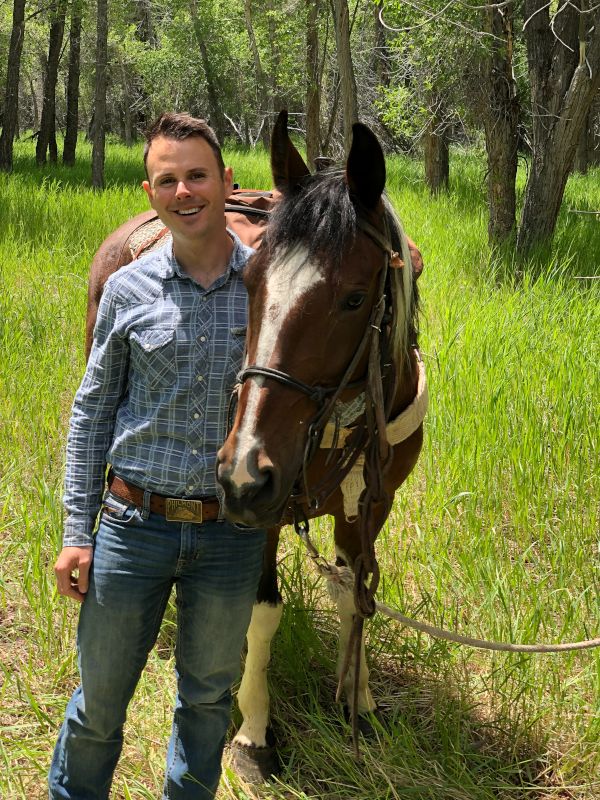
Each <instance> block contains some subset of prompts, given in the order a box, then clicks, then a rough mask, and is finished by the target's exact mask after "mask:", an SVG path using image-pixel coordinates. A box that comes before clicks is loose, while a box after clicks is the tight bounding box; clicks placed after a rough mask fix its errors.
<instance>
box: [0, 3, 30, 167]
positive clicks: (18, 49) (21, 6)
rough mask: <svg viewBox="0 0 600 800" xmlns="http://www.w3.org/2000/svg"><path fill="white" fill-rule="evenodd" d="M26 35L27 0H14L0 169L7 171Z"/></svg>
mask: <svg viewBox="0 0 600 800" xmlns="http://www.w3.org/2000/svg"><path fill="white" fill-rule="evenodd" d="M24 35H25V0H14V4H13V18H12V31H11V35H10V46H9V50H8V66H7V69H6V90H5V92H4V115H3V120H2V135H1V136H0V170H4V171H6V172H10V171H11V170H12V167H13V140H14V138H15V131H16V129H17V125H18V120H19V77H20V73H21V53H22V52H23V37H24Z"/></svg>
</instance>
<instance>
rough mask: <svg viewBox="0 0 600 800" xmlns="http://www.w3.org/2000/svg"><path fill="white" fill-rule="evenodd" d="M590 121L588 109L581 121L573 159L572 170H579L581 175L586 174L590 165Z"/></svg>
mask: <svg viewBox="0 0 600 800" xmlns="http://www.w3.org/2000/svg"><path fill="white" fill-rule="evenodd" d="M590 123H591V110H590V111H588V113H587V116H586V118H585V122H584V123H583V130H582V131H581V134H580V136H579V141H578V142H577V149H576V150H575V158H574V160H573V172H579V173H580V174H581V175H586V174H587V171H588V167H589V166H590Z"/></svg>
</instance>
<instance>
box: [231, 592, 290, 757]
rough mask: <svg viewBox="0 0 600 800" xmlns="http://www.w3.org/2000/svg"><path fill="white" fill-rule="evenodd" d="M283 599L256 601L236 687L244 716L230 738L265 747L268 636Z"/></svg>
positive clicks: (277, 616) (269, 655)
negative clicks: (238, 684)
mask: <svg viewBox="0 0 600 800" xmlns="http://www.w3.org/2000/svg"><path fill="white" fill-rule="evenodd" d="M282 611H283V603H277V605H275V606H273V605H270V604H269V603H256V604H255V606H254V608H253V610H252V619H251V620H250V627H249V628H248V633H247V637H246V638H247V639H248V654H247V656H246V665H245V667H244V674H243V676H242V682H241V684H240V688H239V691H238V695H237V698H238V706H239V709H240V711H241V713H242V716H243V718H244V721H243V723H242V726H241V727H240V729H239V731H238V732H237V735H236V737H235V739H234V742H236V743H237V744H241V745H246V746H248V745H252V746H254V747H265V746H266V744H267V740H266V733H267V726H268V724H269V687H268V685H267V667H268V666H269V659H270V658H271V640H272V639H273V636H274V635H275V632H276V630H277V628H278V627H279V623H280V621H281V614H282Z"/></svg>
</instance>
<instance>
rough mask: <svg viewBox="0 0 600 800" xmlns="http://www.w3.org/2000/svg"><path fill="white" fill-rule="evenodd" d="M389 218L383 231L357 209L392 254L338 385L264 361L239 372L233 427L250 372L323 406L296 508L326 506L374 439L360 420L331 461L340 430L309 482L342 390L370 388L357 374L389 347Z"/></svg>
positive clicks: (361, 224) (369, 232)
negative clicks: (315, 479) (320, 471)
mask: <svg viewBox="0 0 600 800" xmlns="http://www.w3.org/2000/svg"><path fill="white" fill-rule="evenodd" d="M383 223H384V230H383V231H379V230H378V229H377V228H376V227H375V226H374V225H372V224H371V223H370V222H369V221H368V220H367V219H366V218H365V216H364V215H363V214H360V213H359V214H357V219H356V225H357V228H358V229H359V230H360V231H362V233H364V234H365V235H366V236H367V237H368V238H369V239H371V241H372V242H374V244H376V245H377V247H378V248H379V249H380V250H382V251H383V253H384V254H385V256H386V258H385V263H384V266H383V269H382V271H381V276H380V281H379V287H378V292H377V296H376V300H375V302H374V304H373V307H372V310H371V314H370V317H369V320H368V323H367V325H366V327H365V332H364V334H363V336H362V339H361V341H360V342H359V344H358V347H357V349H356V350H355V352H354V355H353V356H352V359H351V360H350V362H349V364H348V366H347V367H346V369H345V371H344V374H343V375H342V377H341V379H340V381H339V383H338V384H337V386H318V385H317V386H314V385H311V384H307V383H305V382H303V381H301V380H299V379H298V378H295V377H294V376H293V375H290V374H289V373H287V372H284V371H282V370H278V369H273V368H271V367H263V366H260V365H258V364H252V365H249V366H247V367H245V368H244V369H242V370H241V371H240V372H239V373H238V375H237V382H236V386H235V387H234V390H233V393H232V399H231V401H230V410H229V414H228V426H229V428H230V427H231V419H232V411H233V407H232V406H233V403H235V401H236V399H237V394H238V391H239V389H240V388H241V386H242V385H243V383H244V382H245V381H246V380H247V379H248V378H253V377H261V378H266V379H268V380H274V381H276V382H277V383H279V384H281V385H283V386H286V387H287V388H289V389H293V390H295V391H297V392H301V393H302V394H304V395H306V396H307V397H308V398H309V399H310V400H311V401H312V402H313V403H315V404H316V405H317V407H318V410H317V413H316V415H315V416H314V417H313V419H312V421H311V423H310V425H309V426H308V438H307V443H306V447H305V452H304V457H303V461H302V484H303V485H302V486H301V487H297V488H296V489H295V490H294V491H293V493H292V495H291V497H290V499H291V500H292V506H293V507H294V508H295V509H297V508H298V506H299V504H300V501H301V500H304V501H305V503H306V504H307V506H308V508H309V509H310V510H317V509H318V508H319V506H321V505H322V504H323V503H324V502H325V500H326V499H327V498H328V497H329V496H330V495H331V493H332V492H333V491H334V490H335V489H336V488H337V487H338V486H339V485H340V483H341V482H342V480H343V479H344V477H345V476H346V475H347V473H348V472H349V471H350V470H351V469H352V466H353V465H354V463H355V462H356V460H357V458H358V457H359V455H360V453H361V452H362V450H363V449H364V447H365V444H366V441H367V439H368V433H369V432H368V430H366V428H364V427H363V428H360V426H359V428H358V430H357V432H355V434H353V436H352V437H351V438H350V440H349V442H348V447H347V448H345V449H344V450H343V451H342V452H341V453H340V456H339V458H338V459H337V461H336V462H335V463H331V461H332V454H333V453H334V452H335V449H336V448H335V445H336V441H335V439H337V436H335V437H334V446H333V447H332V448H331V450H330V454H329V456H328V460H327V464H328V466H330V469H329V470H328V476H327V478H326V479H324V481H323V482H322V483H321V485H320V486H319V487H313V488H311V487H310V486H309V483H308V478H307V471H308V466H309V464H310V462H311V460H312V458H313V456H314V454H315V452H316V450H317V448H318V446H319V442H320V439H321V436H322V434H323V431H324V429H325V425H326V424H327V423H328V421H329V420H330V418H331V416H332V415H333V413H334V409H335V405H336V403H337V402H338V400H339V399H340V396H341V394H342V393H343V392H345V391H347V390H353V389H364V388H365V387H366V386H367V385H368V382H369V374H367V376H365V377H363V378H360V379H358V380H352V377H353V375H354V374H355V373H356V370H357V368H358V366H359V364H360V362H361V360H362V359H363V356H364V355H365V353H366V352H367V350H368V349H369V350H371V349H373V341H375V342H376V343H377V344H378V346H379V347H378V350H379V352H380V354H381V353H382V352H383V350H387V348H382V347H381V340H382V338H385V336H386V333H385V327H384V325H383V324H382V323H383V322H384V317H385V313H386V311H388V312H389V311H390V309H389V306H390V298H389V293H388V291H387V289H386V287H387V284H388V271H389V265H390V261H391V259H392V258H393V256H394V255H395V253H394V250H393V248H392V242H391V236H390V232H389V225H388V222H387V219H386V217H385V215H384V217H383ZM390 316H391V315H390ZM381 366H383V365H381ZM386 368H387V369H386V372H389V371H390V368H389V365H386ZM336 430H337V427H336ZM297 483H298V482H297Z"/></svg>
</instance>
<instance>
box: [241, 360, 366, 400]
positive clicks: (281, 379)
mask: <svg viewBox="0 0 600 800" xmlns="http://www.w3.org/2000/svg"><path fill="white" fill-rule="evenodd" d="M254 376H258V377H262V378H272V379H273V380H276V381H277V382H278V383H282V384H283V385H284V386H287V387H289V388H290V389H296V390H297V391H299V392H302V393H303V394H305V395H307V396H308V397H309V398H310V399H311V400H313V401H314V402H315V403H317V404H319V405H320V404H321V403H323V401H324V400H325V398H326V397H327V396H328V395H330V394H333V393H334V392H336V391H337V386H332V387H329V386H309V385H308V384H307V383H303V382H302V381H299V380H297V379H296V378H293V377H292V376H291V375H288V374H287V372H282V371H281V370H279V369H272V368H271V367H261V366H259V365H258V364H254V365H252V366H250V367H246V368H245V369H243V370H241V372H239V373H238V376H237V382H238V383H239V384H241V383H244V381H245V380H246V378H250V377H254ZM361 383H362V382H361Z"/></svg>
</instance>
